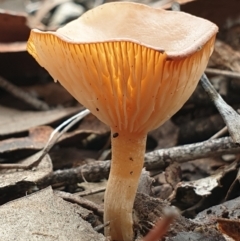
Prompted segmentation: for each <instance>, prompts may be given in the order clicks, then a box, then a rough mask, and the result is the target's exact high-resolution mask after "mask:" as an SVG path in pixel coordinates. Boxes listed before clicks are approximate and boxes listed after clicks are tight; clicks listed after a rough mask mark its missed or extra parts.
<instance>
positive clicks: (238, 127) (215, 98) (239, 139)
mask: <svg viewBox="0 0 240 241" xmlns="http://www.w3.org/2000/svg"><path fill="white" fill-rule="evenodd" d="M201 84H202V87H203V88H204V90H205V92H206V93H207V94H208V96H209V98H210V99H211V100H212V102H213V103H214V105H215V106H216V107H217V109H218V111H219V113H220V114H221V116H222V118H223V120H224V122H225V124H226V126H227V127H228V131H229V134H230V135H231V137H232V139H233V141H234V142H235V143H239V144H240V115H239V114H238V113H237V112H236V111H235V110H234V109H233V108H232V107H231V106H229V105H228V104H227V103H226V102H225V101H224V100H223V98H222V97H221V95H219V94H218V92H217V91H216V90H215V89H214V87H213V86H212V84H211V83H210V81H209V80H208V78H207V76H206V75H205V74H203V75H202V77H201Z"/></svg>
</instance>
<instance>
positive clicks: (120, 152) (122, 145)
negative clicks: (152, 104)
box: [104, 129, 147, 241]
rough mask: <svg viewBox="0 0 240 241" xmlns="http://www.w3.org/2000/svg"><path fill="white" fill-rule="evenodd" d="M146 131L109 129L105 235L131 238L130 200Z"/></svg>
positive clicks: (128, 240)
mask: <svg viewBox="0 0 240 241" xmlns="http://www.w3.org/2000/svg"><path fill="white" fill-rule="evenodd" d="M146 137H147V134H142V133H129V132H117V131H115V130H113V129H112V162H111V171H110V175H109V179H108V184H107V189H106V192H105V198H104V222H108V221H110V224H109V226H108V227H106V228H105V235H106V236H110V237H111V240H114V241H132V240H133V219H132V210H133V203H134V199H135V195H136V191H137V187H138V181H139V177H140V175H141V171H142V168H143V162H144V153H145V147H146Z"/></svg>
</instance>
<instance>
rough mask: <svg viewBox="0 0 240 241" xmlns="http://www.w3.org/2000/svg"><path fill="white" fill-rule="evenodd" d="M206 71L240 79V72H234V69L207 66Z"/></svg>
mask: <svg viewBox="0 0 240 241" xmlns="http://www.w3.org/2000/svg"><path fill="white" fill-rule="evenodd" d="M205 73H207V74H217V75H223V76H227V77H230V78H236V79H240V73H237V72H232V71H228V70H221V69H213V68H207V69H206V70H205Z"/></svg>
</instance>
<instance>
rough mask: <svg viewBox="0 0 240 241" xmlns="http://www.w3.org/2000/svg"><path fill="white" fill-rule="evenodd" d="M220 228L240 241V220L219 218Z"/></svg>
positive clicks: (235, 240) (236, 240)
mask: <svg viewBox="0 0 240 241" xmlns="http://www.w3.org/2000/svg"><path fill="white" fill-rule="evenodd" d="M217 222H218V229H219V230H220V231H221V232H222V233H223V234H226V235H227V236H229V237H231V238H233V240H234V241H240V221H239V220H230V219H226V218H218V219H217Z"/></svg>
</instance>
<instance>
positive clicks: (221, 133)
mask: <svg viewBox="0 0 240 241" xmlns="http://www.w3.org/2000/svg"><path fill="white" fill-rule="evenodd" d="M227 132H228V128H227V126H225V127H223V128H222V129H221V130H220V131H218V132H217V133H215V134H214V135H213V136H211V137H210V138H209V140H213V139H216V138H219V137H221V136H223V135H225V134H226V133H227Z"/></svg>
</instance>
